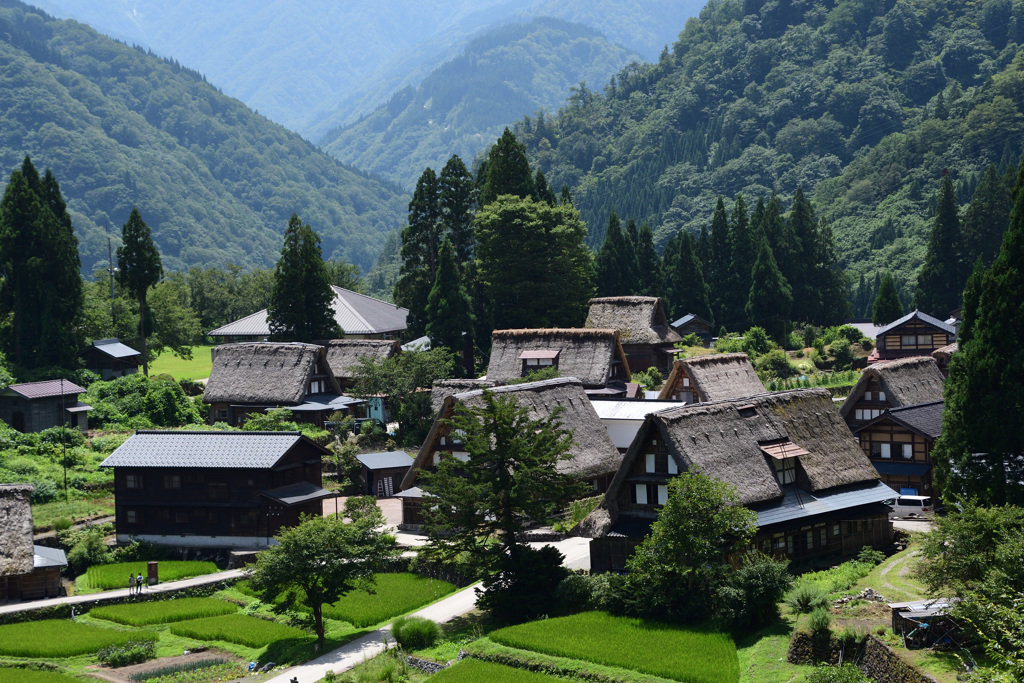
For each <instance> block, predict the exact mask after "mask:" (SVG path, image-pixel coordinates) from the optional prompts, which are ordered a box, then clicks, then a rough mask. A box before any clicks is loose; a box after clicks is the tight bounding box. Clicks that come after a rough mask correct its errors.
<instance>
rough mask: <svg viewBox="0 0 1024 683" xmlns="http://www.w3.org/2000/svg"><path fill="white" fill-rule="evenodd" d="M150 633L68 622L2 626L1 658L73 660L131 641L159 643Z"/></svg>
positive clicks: (58, 621)
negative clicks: (76, 656)
mask: <svg viewBox="0 0 1024 683" xmlns="http://www.w3.org/2000/svg"><path fill="white" fill-rule="evenodd" d="M156 639H157V635H156V634H155V633H152V632H150V631H115V630H113V629H105V628H99V627H96V626H89V625H86V624H80V623H78V622H74V621H69V620H65V619H44V620H42V621H27V622H23V623H20V624H8V625H6V626H0V655H8V656H11V657H32V658H38V659H46V658H63V657H73V656H75V655H83V654H88V653H93V652H96V651H97V650H99V649H101V648H104V647H107V646H108V645H121V644H123V643H126V642H128V641H129V640H156Z"/></svg>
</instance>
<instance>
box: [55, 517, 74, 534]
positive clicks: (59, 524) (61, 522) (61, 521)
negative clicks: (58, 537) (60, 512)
mask: <svg viewBox="0 0 1024 683" xmlns="http://www.w3.org/2000/svg"><path fill="white" fill-rule="evenodd" d="M70 528H71V520H70V519H68V518H67V517H60V518H58V519H56V520H55V521H54V522H53V530H54V531H65V530H67V529H70Z"/></svg>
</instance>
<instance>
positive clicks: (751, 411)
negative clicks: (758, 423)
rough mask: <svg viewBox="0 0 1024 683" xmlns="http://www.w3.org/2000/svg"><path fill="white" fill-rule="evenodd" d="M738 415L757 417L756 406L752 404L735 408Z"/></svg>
mask: <svg viewBox="0 0 1024 683" xmlns="http://www.w3.org/2000/svg"><path fill="white" fill-rule="evenodd" d="M736 410H737V412H739V414H740V417H757V408H755V407H754V405H753V404H750V405H746V406H740V407H739V408H737V409H736Z"/></svg>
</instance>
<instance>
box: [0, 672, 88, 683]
mask: <svg viewBox="0 0 1024 683" xmlns="http://www.w3.org/2000/svg"><path fill="white" fill-rule="evenodd" d="M0 683H81V681H80V679H78V678H74V677H73V676H68V675H67V674H62V673H57V672H56V671H39V670H35V669H13V668H0Z"/></svg>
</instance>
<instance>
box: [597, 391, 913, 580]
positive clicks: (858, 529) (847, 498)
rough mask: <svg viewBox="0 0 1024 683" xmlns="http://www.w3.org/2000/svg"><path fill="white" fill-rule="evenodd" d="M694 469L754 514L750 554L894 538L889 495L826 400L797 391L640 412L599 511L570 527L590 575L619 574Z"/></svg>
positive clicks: (808, 551)
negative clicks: (580, 539) (673, 487)
mask: <svg viewBox="0 0 1024 683" xmlns="http://www.w3.org/2000/svg"><path fill="white" fill-rule="evenodd" d="M690 469H696V470H698V471H700V472H702V473H703V474H705V475H708V476H710V477H713V478H715V479H718V480H720V481H722V482H725V483H727V484H730V485H732V486H733V487H735V489H736V493H737V495H738V496H739V503H740V504H741V505H744V506H746V507H748V508H749V509H751V510H752V511H754V512H755V513H757V524H758V527H759V529H758V533H757V536H756V537H755V538H754V540H753V545H754V547H755V548H756V549H758V550H761V551H763V552H766V553H770V554H774V555H777V556H782V557H786V558H788V559H790V560H792V561H794V562H797V563H800V564H805V565H806V564H814V563H817V562H820V561H831V560H832V559H833V558H838V557H843V556H849V555H852V554H856V553H857V552H858V551H859V550H860V549H861V548H862V547H863V546H865V545H869V546H875V547H885V546H887V545H888V544H889V543H891V541H892V526H891V524H890V523H889V519H888V512H889V508H888V507H887V506H886V505H884V504H883V503H882V501H884V500H888V499H890V498H893V497H894V496H895V495H896V494H895V492H893V491H892V489H890V488H889V487H887V486H885V485H884V484H883V483H882V482H881V481H879V479H878V473H877V472H876V471H875V468H874V467H872V466H871V462H870V461H869V460H868V458H867V457H866V456H865V455H864V453H863V451H861V449H860V447H859V446H858V445H857V442H856V441H855V440H854V438H853V437H852V435H851V434H850V432H849V430H848V429H847V428H846V425H845V424H844V423H843V420H842V419H841V418H840V417H839V414H838V412H837V411H836V409H835V406H834V405H833V404H832V400H831V396H830V395H829V393H828V392H827V391H825V390H823V389H797V390H791V391H783V392H777V393H771V394H766V393H763V394H759V395H757V396H748V397H745V398H741V399H732V400H726V401H713V402H710V403H700V404H695V405H685V406H680V407H678V408H669V409H667V410H662V411H659V412H657V413H653V414H651V415H648V416H647V418H646V420H645V422H644V425H643V426H642V427H641V428H640V431H639V432H638V433H637V435H636V438H635V439H634V441H633V444H632V445H631V446H630V447H629V450H628V451H627V452H626V455H625V457H624V458H623V460H622V466H621V467H620V468H619V471H618V473H616V475H615V479H614V480H613V481H612V484H611V487H610V488H609V489H608V492H607V493H606V494H605V497H604V500H603V501H602V502H601V505H600V506H599V507H598V508H597V509H596V510H595V511H594V512H593V513H591V515H590V516H588V517H587V519H585V520H584V521H583V522H582V523H581V524H580V526H579V527H578V529H577V533H578V534H579V535H582V536H589V537H591V538H593V539H594V540H593V541H591V544H590V558H591V559H590V563H591V571H594V572H602V571H619V570H622V569H623V568H624V567H625V561H626V558H627V557H629V555H630V554H631V553H632V552H633V549H634V548H635V547H636V545H637V544H639V543H640V542H641V541H642V540H643V537H644V536H646V535H647V533H648V531H649V528H650V525H651V523H652V522H653V521H654V520H655V519H657V516H658V513H659V511H660V509H661V507H662V506H663V505H664V503H665V502H666V500H667V498H668V482H669V480H670V479H671V478H672V477H674V476H676V475H677V474H678V473H680V472H685V471H688V470H690Z"/></svg>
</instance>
